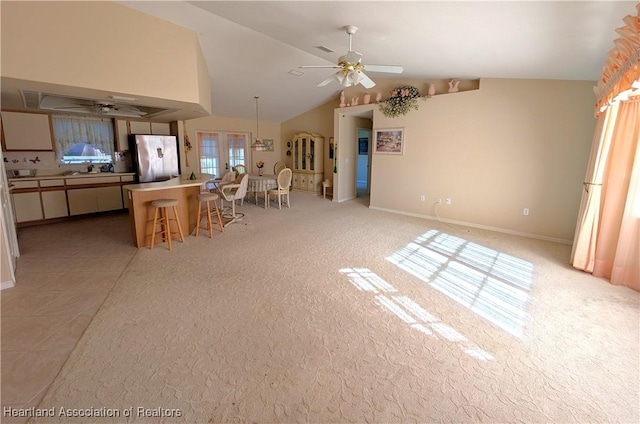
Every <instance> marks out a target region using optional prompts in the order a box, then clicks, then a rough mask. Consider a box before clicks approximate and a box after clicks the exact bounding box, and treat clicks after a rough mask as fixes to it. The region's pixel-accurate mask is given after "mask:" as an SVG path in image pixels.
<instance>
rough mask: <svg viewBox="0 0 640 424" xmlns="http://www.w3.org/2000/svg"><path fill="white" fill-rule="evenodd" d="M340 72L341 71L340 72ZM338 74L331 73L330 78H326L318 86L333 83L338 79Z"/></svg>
mask: <svg viewBox="0 0 640 424" xmlns="http://www.w3.org/2000/svg"><path fill="white" fill-rule="evenodd" d="M339 73H340V72H338V74H339ZM336 75H337V74H333V75H331V76H330V77H329V78H327V79H326V80H324V81H322V82H321V83H320V84H318V87H324V86H325V85H328V84H331V83H332V82H333V81H336V80H337V78H336Z"/></svg>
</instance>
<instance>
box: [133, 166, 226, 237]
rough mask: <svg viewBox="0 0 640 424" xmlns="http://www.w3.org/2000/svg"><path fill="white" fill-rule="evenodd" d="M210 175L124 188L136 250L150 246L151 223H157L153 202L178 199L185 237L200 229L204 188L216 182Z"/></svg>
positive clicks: (176, 178) (181, 177)
mask: <svg viewBox="0 0 640 424" xmlns="http://www.w3.org/2000/svg"><path fill="white" fill-rule="evenodd" d="M213 179H214V176H213V175H210V174H196V179H195V180H192V179H189V176H179V177H175V178H172V179H170V180H167V181H160V182H155V183H140V184H129V185H125V186H123V187H122V188H123V189H124V191H125V194H126V196H127V199H128V201H129V218H130V221H131V231H132V234H133V242H134V244H135V245H136V247H144V246H149V244H150V240H151V231H152V229H151V223H152V221H153V211H154V208H153V206H151V202H153V201H154V200H158V199H176V200H178V202H179V203H180V205H179V206H178V215H179V216H178V219H179V220H180V225H181V226H182V229H183V230H184V232H185V234H184V235H185V236H187V235H189V234H191V232H192V231H193V230H194V229H195V228H196V225H197V222H196V218H197V214H198V208H199V207H200V204H199V202H198V198H197V196H198V194H199V193H200V191H201V190H202V187H203V184H205V183H206V182H207V181H209V180H213Z"/></svg>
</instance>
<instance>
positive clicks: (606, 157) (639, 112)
mask: <svg viewBox="0 0 640 424" xmlns="http://www.w3.org/2000/svg"><path fill="white" fill-rule="evenodd" d="M638 144H640V97H638V98H634V99H632V100H629V101H625V102H621V103H620V104H619V105H613V106H612V107H610V108H608V109H607V111H606V113H605V114H602V115H601V116H600V117H599V120H598V125H597V127H596V135H595V137H594V142H593V147H592V151H591V158H590V161H589V167H588V170H587V178H586V180H585V191H584V192H583V196H582V205H581V213H580V218H579V220H578V225H577V228H576V236H575V239H574V246H573V253H572V259H571V261H572V265H573V266H574V267H576V268H578V269H582V270H584V271H587V272H591V273H592V274H593V275H594V276H597V277H606V278H609V279H610V281H611V283H613V284H619V285H625V286H628V287H631V288H633V289H635V290H638V291H640V149H639V148H638Z"/></svg>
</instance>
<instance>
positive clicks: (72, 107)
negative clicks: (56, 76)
mask: <svg viewBox="0 0 640 424" xmlns="http://www.w3.org/2000/svg"><path fill="white" fill-rule="evenodd" d="M40 108H42V109H51V110H66V111H70V112H80V113H91V114H97V115H121V116H135V117H142V116H144V115H146V114H147V113H146V112H145V111H142V110H140V109H138V108H137V107H135V106H132V105H126V104H118V103H114V102H107V101H99V100H88V99H74V98H71V97H63V96H52V95H46V96H44V97H43V99H42V102H41V103H40Z"/></svg>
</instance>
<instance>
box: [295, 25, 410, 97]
mask: <svg viewBox="0 0 640 424" xmlns="http://www.w3.org/2000/svg"><path fill="white" fill-rule="evenodd" d="M344 30H345V31H346V32H347V34H349V51H348V52H347V54H346V55H344V56H340V57H339V58H338V64H337V65H309V66H299V68H333V69H339V71H338V72H336V73H335V74H333V75H331V76H330V77H329V78H327V79H326V80H324V81H322V82H321V83H320V84H318V87H324V86H325V85H327V84H329V83H331V82H333V81H336V80H337V81H338V82H339V83H340V85H342V86H343V87H351V86H352V85H358V84H362V86H364V87H365V88H371V87H373V86H375V85H376V83H375V82H373V81H372V80H371V78H369V77H368V76H367V75H365V73H364V72H363V71H364V70H367V71H371V72H385V73H391V74H401V73H402V72H403V71H404V69H403V68H402V66H396V65H365V64H363V63H362V55H361V54H360V53H358V52H356V51H353V50H352V49H351V37H352V36H353V34H355V33H356V31H358V27H356V26H353V25H346V26H345V27H344Z"/></svg>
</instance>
